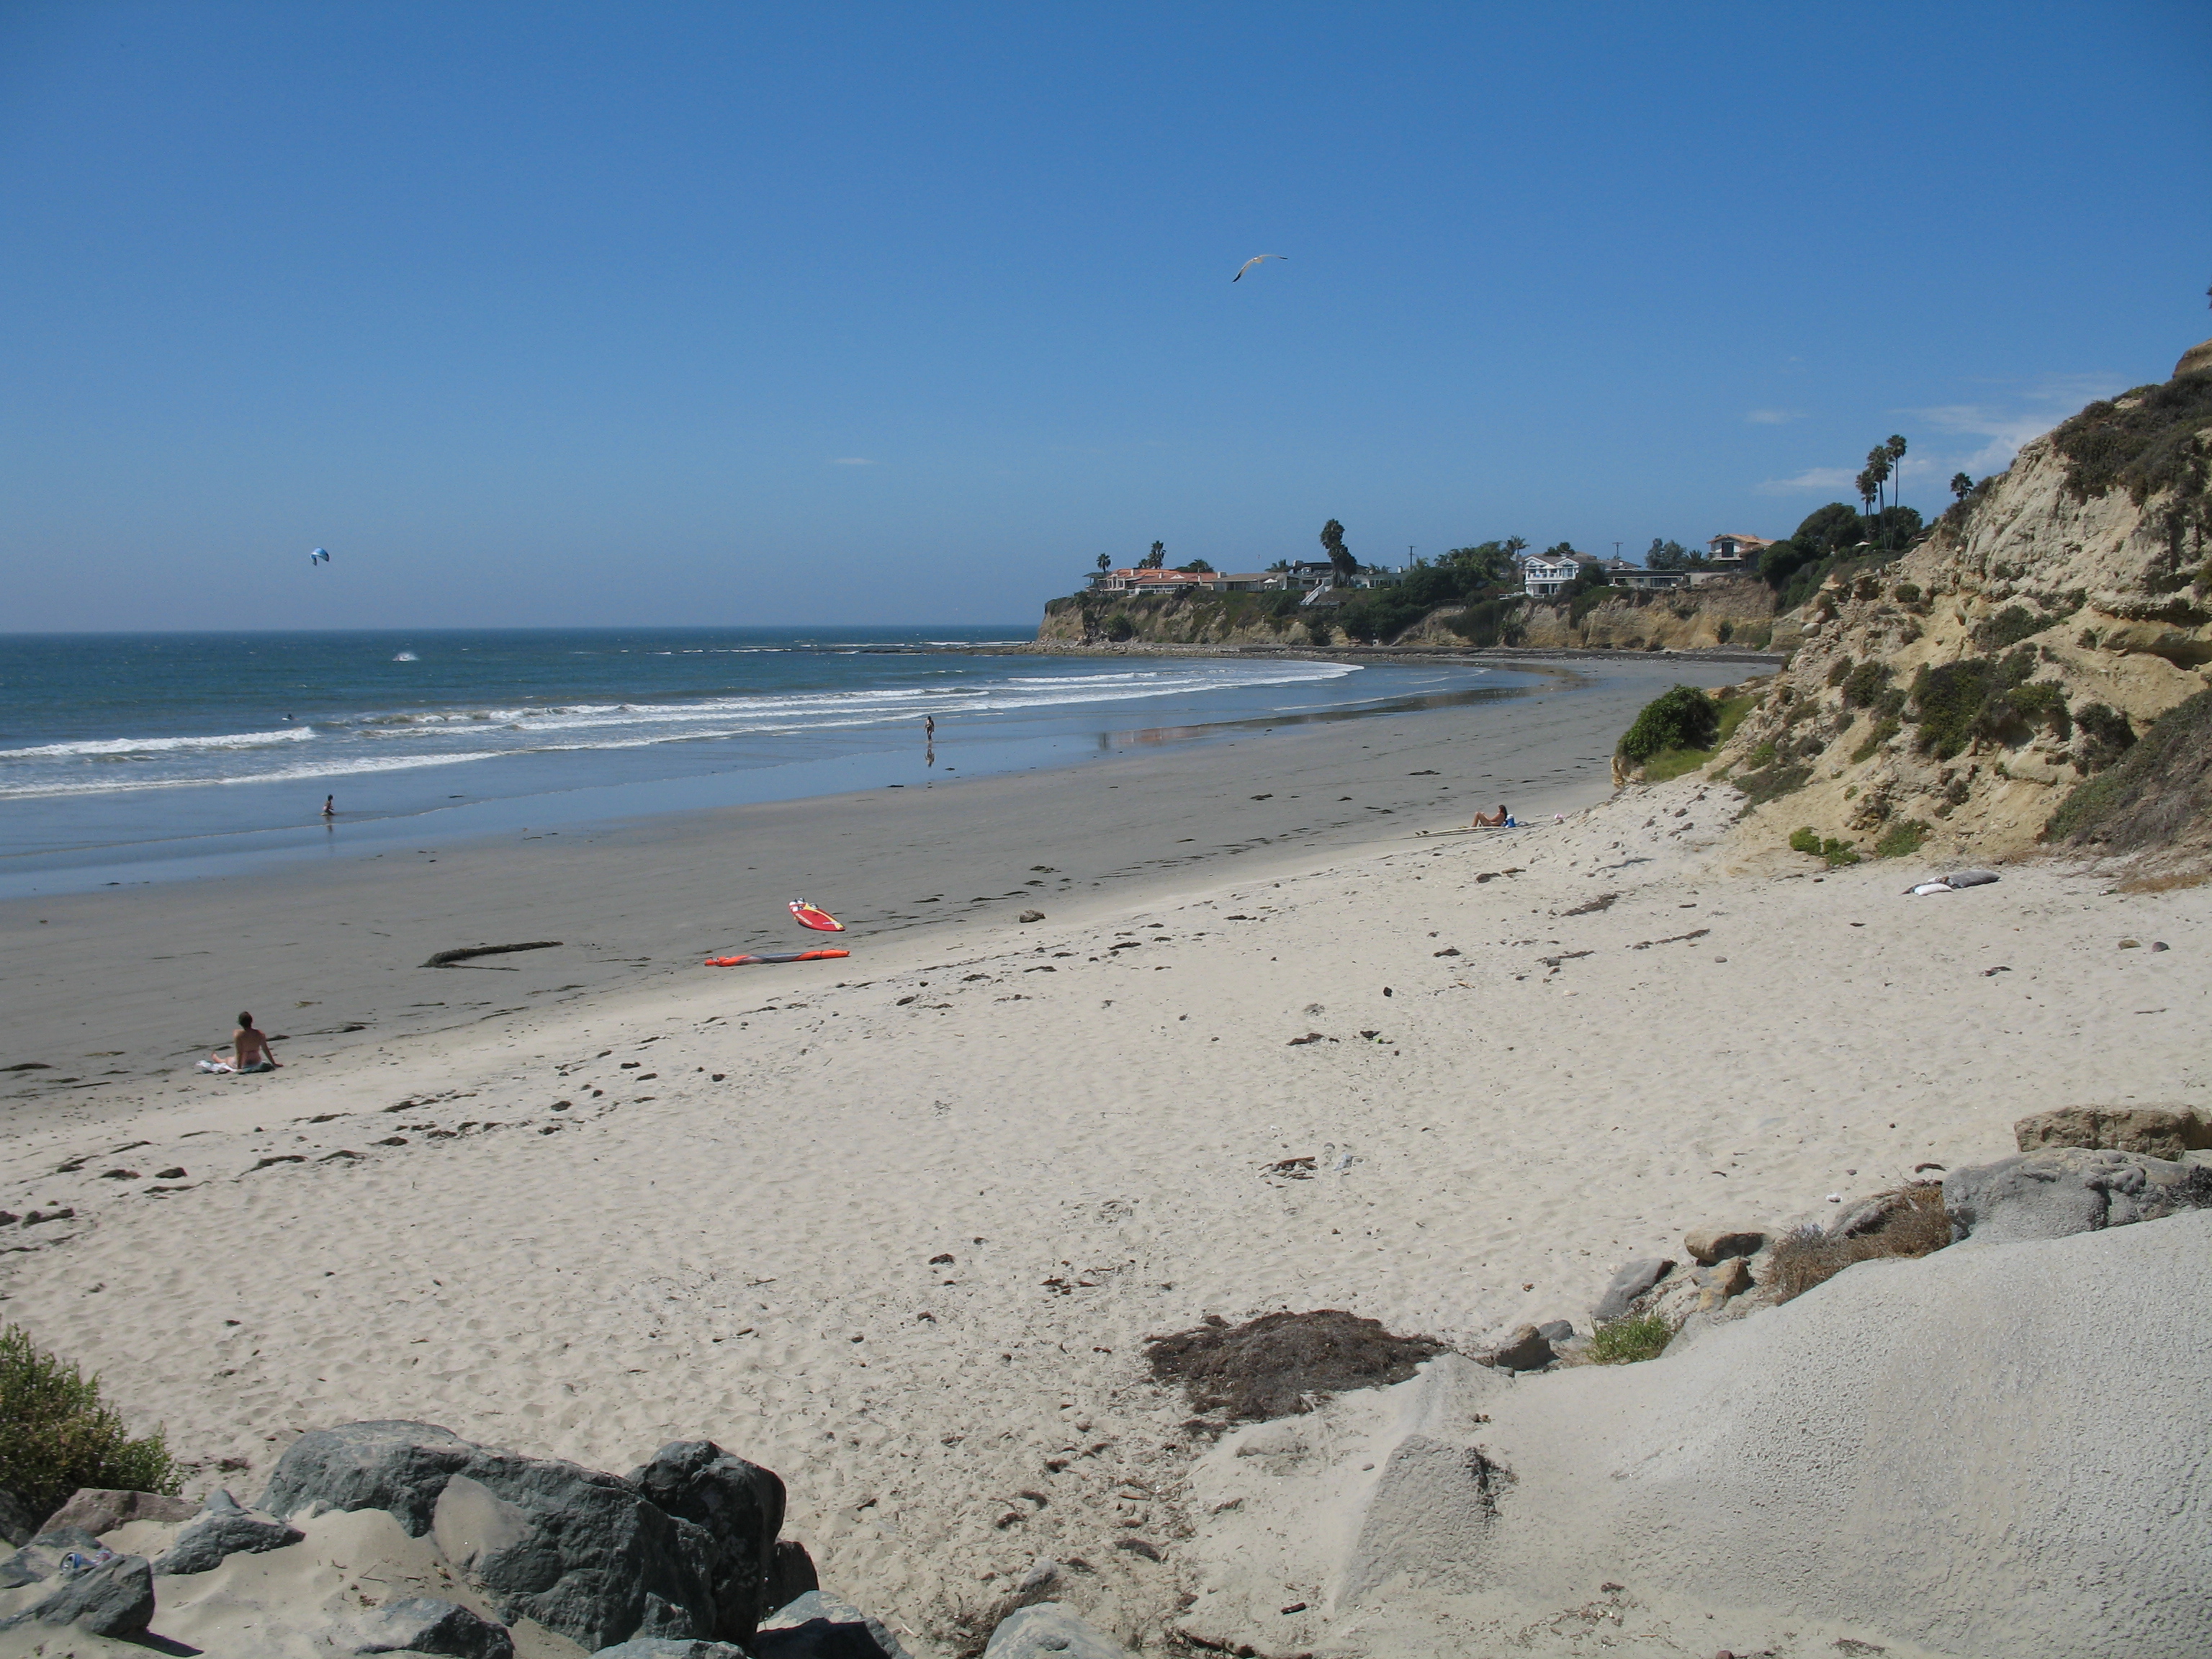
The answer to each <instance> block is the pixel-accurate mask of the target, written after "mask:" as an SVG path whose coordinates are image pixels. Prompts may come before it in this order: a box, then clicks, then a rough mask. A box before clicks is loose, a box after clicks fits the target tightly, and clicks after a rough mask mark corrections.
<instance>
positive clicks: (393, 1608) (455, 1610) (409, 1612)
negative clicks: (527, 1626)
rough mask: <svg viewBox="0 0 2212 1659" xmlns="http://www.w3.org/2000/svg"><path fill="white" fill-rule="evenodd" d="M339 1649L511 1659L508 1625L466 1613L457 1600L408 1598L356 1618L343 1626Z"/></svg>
mask: <svg viewBox="0 0 2212 1659" xmlns="http://www.w3.org/2000/svg"><path fill="white" fill-rule="evenodd" d="M343 1639H344V1640H349V1641H350V1642H351V1643H352V1645H351V1646H350V1647H342V1648H341V1651H343V1652H349V1653H435V1654H444V1655H450V1656H452V1659H514V1638H513V1637H512V1636H510V1635H508V1634H507V1626H504V1625H495V1624H493V1623H492V1622H491V1621H490V1620H489V1619H485V1618H483V1617H481V1616H479V1615H478V1614H477V1613H471V1612H470V1611H469V1609H468V1608H466V1607H463V1606H462V1605H461V1604H460V1603H459V1602H458V1601H439V1600H437V1599H435V1597H432V1596H428V1595H410V1596H407V1597H405V1598H404V1599H403V1600H401V1601H387V1602H386V1603H385V1604H384V1605H383V1606H382V1607H372V1608H370V1609H369V1610H368V1612H366V1613H356V1614H355V1615H354V1617H353V1618H352V1619H351V1620H348V1621H347V1633H346V1637H345V1638H343Z"/></svg>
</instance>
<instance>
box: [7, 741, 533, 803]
mask: <svg viewBox="0 0 2212 1659" xmlns="http://www.w3.org/2000/svg"><path fill="white" fill-rule="evenodd" d="M502 752H503V751H501V750H496V749H486V750H480V751H478V752H477V753H475V754H468V755H393V756H390V757H385V758H381V759H375V760H370V759H360V760H334V761H327V762H323V763H318V764H315V765H312V766H288V767H284V768H282V769H279V770H276V771H274V772H240V773H237V774H234V775H231V776H229V777H208V776H201V777H187V778H145V777H132V778H114V779H104V780H101V781H98V782H93V783H79V782H76V781H52V782H41V783H21V784H9V783H0V800H27V799H33V798H34V797H39V796H47V795H111V794H116V793H121V792H122V791H125V790H130V789H197V788H204V787H207V786H208V785H210V784H221V783H297V782H300V781H302V780H304V779H307V778H343V777H350V776H353V775H357V774H360V773H365V772H404V771H407V770H409V769H411V768H414V767H418V766H459V765H461V764H462V763H465V762H468V761H483V760H497V759H499V758H500V756H501V753H502Z"/></svg>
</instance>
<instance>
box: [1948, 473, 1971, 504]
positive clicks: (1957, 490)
mask: <svg viewBox="0 0 2212 1659" xmlns="http://www.w3.org/2000/svg"><path fill="white" fill-rule="evenodd" d="M1973 492H1974V481H1973V480H1972V478H1970V477H1967V476H1966V474H1965V473H1963V472H1954V473H1953V474H1952V475H1951V499H1952V500H1954V501H1965V500H1966V497H1967V496H1969V495H1972V494H1973Z"/></svg>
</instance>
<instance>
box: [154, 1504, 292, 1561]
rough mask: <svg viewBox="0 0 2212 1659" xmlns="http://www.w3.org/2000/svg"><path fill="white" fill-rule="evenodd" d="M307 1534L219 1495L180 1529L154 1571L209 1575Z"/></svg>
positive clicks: (159, 1558) (277, 1548)
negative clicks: (229, 1560) (237, 1559)
mask: <svg viewBox="0 0 2212 1659" xmlns="http://www.w3.org/2000/svg"><path fill="white" fill-rule="evenodd" d="M306 1536H307V1534H305V1533H303V1532H301V1531H300V1530H299V1529H298V1528H295V1527H288V1526H286V1525H285V1524H284V1523H283V1522H282V1521H278V1520H275V1519H272V1518H271V1517H270V1516H265V1515H255V1514H253V1513H252V1512H251V1511H250V1510H243V1509H240V1507H239V1504H238V1500H237V1499H236V1498H233V1497H232V1496H231V1495H230V1494H229V1493H228V1492H217V1493H216V1495H215V1496H214V1497H212V1498H209V1499H208V1501H207V1507H206V1508H205V1509H204V1510H201V1511H200V1512H199V1514H198V1516H197V1517H196V1518H194V1519H193V1520H191V1521H188V1522H185V1525H184V1526H183V1527H182V1528H179V1531H178V1533H177V1535H176V1536H175V1537H174V1538H173V1539H171V1540H170V1541H169V1547H168V1548H167V1549H166V1550H164V1551H162V1552H161V1554H159V1555H158V1556H156V1557H155V1558H154V1571H155V1572H157V1573H161V1574H162V1575H164V1576H170V1575H173V1574H178V1573H186V1572H212V1571H215V1570H216V1568H217V1567H219V1566H221V1565H222V1564H223V1561H224V1559H226V1558H227V1557H229V1556H233V1555H258V1554H260V1553H263V1552H264V1551H265V1550H281V1549H283V1547H285V1546H286V1545H287V1544H296V1543H298V1542H299V1541H301V1539H302V1538H304V1537H306Z"/></svg>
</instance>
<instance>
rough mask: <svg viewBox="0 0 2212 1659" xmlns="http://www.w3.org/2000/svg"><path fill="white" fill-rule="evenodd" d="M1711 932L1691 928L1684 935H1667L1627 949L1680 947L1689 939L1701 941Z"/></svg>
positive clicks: (1701, 928)
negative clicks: (1665, 946)
mask: <svg viewBox="0 0 2212 1659" xmlns="http://www.w3.org/2000/svg"><path fill="white" fill-rule="evenodd" d="M1712 931H1713V930H1712V929H1711V928H1710V927H1693V928H1692V929H1691V930H1690V931H1689V932H1688V933H1669V934H1668V935H1667V937H1666V938H1664V939H1645V940H1644V941H1643V942H1642V943H1640V944H1637V945H1630V946H1629V947H1628V948H1629V949H1630V950H1632V951H1648V950H1650V948H1651V947H1652V946H1653V945H1680V944H1683V943H1685V942H1686V941H1688V940H1690V939H1703V938H1705V935H1706V934H1708V933H1711V932H1712Z"/></svg>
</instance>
